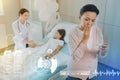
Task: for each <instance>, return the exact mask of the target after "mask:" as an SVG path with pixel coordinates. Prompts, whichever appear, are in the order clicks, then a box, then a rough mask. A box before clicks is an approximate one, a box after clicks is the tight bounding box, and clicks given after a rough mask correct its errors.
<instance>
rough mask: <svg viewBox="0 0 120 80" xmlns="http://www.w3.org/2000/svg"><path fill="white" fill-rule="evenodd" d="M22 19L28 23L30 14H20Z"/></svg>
mask: <svg viewBox="0 0 120 80" xmlns="http://www.w3.org/2000/svg"><path fill="white" fill-rule="evenodd" d="M20 17H21V18H22V20H24V21H26V20H27V19H28V17H29V13H28V12H25V13H23V14H20Z"/></svg>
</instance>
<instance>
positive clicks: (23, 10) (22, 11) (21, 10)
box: [18, 8, 29, 16]
mask: <svg viewBox="0 0 120 80" xmlns="http://www.w3.org/2000/svg"><path fill="white" fill-rule="evenodd" d="M25 12H28V13H29V11H28V10H27V9H25V8H21V9H20V11H19V13H18V15H19V16H20V14H24V13H25Z"/></svg>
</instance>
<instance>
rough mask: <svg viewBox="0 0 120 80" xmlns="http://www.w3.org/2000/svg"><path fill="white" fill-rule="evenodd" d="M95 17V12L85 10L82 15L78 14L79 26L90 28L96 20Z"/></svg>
mask: <svg viewBox="0 0 120 80" xmlns="http://www.w3.org/2000/svg"><path fill="white" fill-rule="evenodd" d="M96 17H97V15H96V13H95V12H90V11H88V12H85V13H84V14H83V15H82V16H80V20H81V26H82V27H89V28H91V27H92V26H93V24H94V22H95V20H96Z"/></svg>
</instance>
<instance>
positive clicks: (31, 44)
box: [28, 41, 36, 48]
mask: <svg viewBox="0 0 120 80" xmlns="http://www.w3.org/2000/svg"><path fill="white" fill-rule="evenodd" d="M28 45H29V47H31V48H35V47H36V44H35V43H34V42H32V41H30V42H29V43H28Z"/></svg>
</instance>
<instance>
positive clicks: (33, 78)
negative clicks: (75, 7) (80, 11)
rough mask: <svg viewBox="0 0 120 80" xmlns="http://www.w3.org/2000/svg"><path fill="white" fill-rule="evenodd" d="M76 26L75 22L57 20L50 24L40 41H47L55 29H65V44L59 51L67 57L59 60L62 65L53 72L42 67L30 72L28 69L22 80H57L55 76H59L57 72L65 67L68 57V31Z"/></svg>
mask: <svg viewBox="0 0 120 80" xmlns="http://www.w3.org/2000/svg"><path fill="white" fill-rule="evenodd" d="M76 26H77V25H76V24H73V23H70V22H66V21H59V22H58V23H57V24H55V25H54V26H52V28H51V29H49V31H48V32H47V34H46V36H45V37H44V39H43V40H42V42H47V41H48V39H49V38H51V37H53V35H54V33H55V32H56V30H57V29H65V30H66V36H65V44H64V46H63V48H62V49H61V50H60V52H62V53H64V54H65V55H66V56H67V57H66V58H65V59H61V60H60V61H61V62H62V65H60V66H58V67H57V68H56V70H55V71H54V72H53V73H51V72H50V69H44V68H42V69H36V70H35V71H33V72H32V73H30V71H29V72H28V74H27V75H26V73H25V74H24V77H23V80H24V79H25V80H57V78H58V77H59V76H60V74H59V72H60V71H61V70H63V69H65V68H66V67H67V61H68V59H69V57H70V51H69V47H68V42H69V33H70V31H71V30H72V29H73V28H75V27H76ZM30 66H32V68H33V67H34V65H30ZM35 68H36V67H35ZM28 70H30V69H28ZM25 72H27V71H25ZM26 76H27V77H26ZM25 77H26V78H25Z"/></svg>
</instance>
